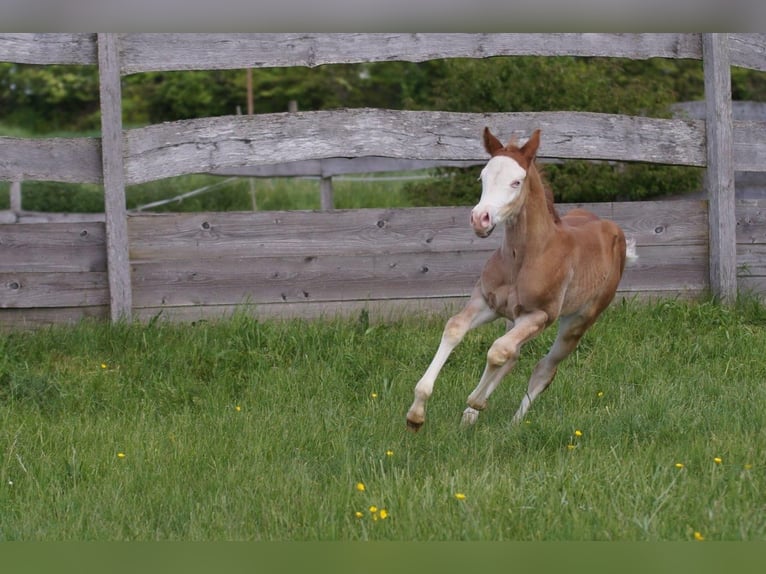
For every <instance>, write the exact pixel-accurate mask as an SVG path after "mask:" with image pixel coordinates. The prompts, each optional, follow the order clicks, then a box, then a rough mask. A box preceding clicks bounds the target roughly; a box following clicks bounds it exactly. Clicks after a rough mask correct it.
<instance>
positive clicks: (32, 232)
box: [0, 223, 106, 273]
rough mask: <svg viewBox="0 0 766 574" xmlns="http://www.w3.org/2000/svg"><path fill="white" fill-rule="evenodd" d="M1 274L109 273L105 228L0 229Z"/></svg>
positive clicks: (87, 225) (89, 225)
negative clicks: (34, 272)
mask: <svg viewBox="0 0 766 574" xmlns="http://www.w3.org/2000/svg"><path fill="white" fill-rule="evenodd" d="M0 248H2V259H0V272H5V273H8V272H14V271H18V272H21V271H27V272H31V271H37V272H62V273H63V272H85V271H106V247H105V238H104V225H103V224H99V223H84V224H76V223H63V224H36V225H26V224H25V225H18V224H16V225H14V224H11V225H0Z"/></svg>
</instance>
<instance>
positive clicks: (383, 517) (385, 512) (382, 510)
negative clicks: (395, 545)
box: [379, 508, 388, 520]
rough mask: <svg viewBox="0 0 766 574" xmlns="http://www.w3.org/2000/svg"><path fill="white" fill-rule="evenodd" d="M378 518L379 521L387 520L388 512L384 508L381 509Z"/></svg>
mask: <svg viewBox="0 0 766 574" xmlns="http://www.w3.org/2000/svg"><path fill="white" fill-rule="evenodd" d="M379 516H380V519H381V520H385V519H386V518H388V510H386V509H385V508H381V509H380V513H379Z"/></svg>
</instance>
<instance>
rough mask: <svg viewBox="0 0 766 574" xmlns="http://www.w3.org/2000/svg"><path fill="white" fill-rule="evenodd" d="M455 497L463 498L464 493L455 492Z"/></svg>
mask: <svg viewBox="0 0 766 574" xmlns="http://www.w3.org/2000/svg"><path fill="white" fill-rule="evenodd" d="M455 498H457V499H458V500H465V494H463V493H462V492H456V493H455Z"/></svg>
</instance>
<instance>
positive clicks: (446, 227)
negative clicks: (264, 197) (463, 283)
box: [128, 200, 708, 263]
mask: <svg viewBox="0 0 766 574" xmlns="http://www.w3.org/2000/svg"><path fill="white" fill-rule="evenodd" d="M573 207H585V208H587V209H590V210H592V211H593V212H594V213H596V214H598V215H600V216H602V217H606V218H609V219H612V220H613V221H615V222H617V223H618V224H619V225H620V226H622V227H623V229H624V230H625V232H626V233H627V234H628V235H630V236H631V237H632V238H634V239H635V240H636V243H637V245H638V246H639V247H641V246H644V245H684V244H690V245H691V244H696V245H707V234H708V231H707V204H706V202H704V201H697V200H691V201H687V200H681V201H667V202H662V201H647V202H636V203H631V202H620V203H595V204H563V205H559V206H558V208H559V210H560V212H561V213H562V214H564V213H566V212H567V211H568V210H569V209H572V208H573ZM469 211H470V207H465V206H464V207H421V208H407V209H354V210H335V211H333V212H331V213H323V212H312V211H274V212H256V213H253V212H237V213H187V214H184V213H172V214H142V215H134V216H131V217H130V218H129V220H128V225H129V235H130V257H131V261H132V262H134V263H135V262H149V261H173V260H177V259H213V258H230V257H256V256H266V257H289V256H296V257H299V256H323V255H353V254H358V255H362V254H372V255H375V254H380V253H428V252H475V251H478V252H484V253H488V252H490V251H492V250H494V249H496V248H497V247H499V246H500V243H501V241H502V233H500V231H501V230H498V232H496V233H494V234H493V235H492V236H490V237H489V238H487V239H481V238H478V237H476V235H475V234H474V233H473V231H472V230H471V228H470V226H469V225H468V215H469Z"/></svg>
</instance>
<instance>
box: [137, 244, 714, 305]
mask: <svg viewBox="0 0 766 574" xmlns="http://www.w3.org/2000/svg"><path fill="white" fill-rule="evenodd" d="M488 256H489V253H470V252H441V253H440V252H434V253H392V254H388V253H383V254H378V255H370V254H365V255H350V256H339V255H327V256H305V257H238V258H229V259H222V258H214V259H198V258H194V259H178V260H175V261H162V262H156V261H152V262H144V263H138V262H135V263H134V264H133V282H134V297H135V304H136V306H137V307H145V306H148V307H156V306H163V305H164V306H177V305H211V304H238V303H243V302H245V301H251V302H253V303H279V302H304V301H338V300H360V299H364V300H367V299H389V298H395V299H400V298H417V297H457V296H466V295H468V294H470V292H471V289H472V288H473V286H474V285H475V283H476V281H477V280H478V278H479V275H480V273H481V269H482V268H483V266H484V264H485V262H486V260H487V258H488ZM706 259H707V249H706V247H705V246H704V245H682V246H647V247H644V248H642V250H641V253H640V257H639V260H638V263H637V264H636V265H635V266H633V267H630V268H629V269H628V271H627V272H626V274H625V276H624V278H623V284H622V286H621V289H623V290H625V291H650V290H653V289H657V288H660V289H663V290H668V289H675V290H686V289H694V290H699V289H702V288H704V287H706V285H707V262H706Z"/></svg>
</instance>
